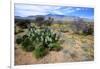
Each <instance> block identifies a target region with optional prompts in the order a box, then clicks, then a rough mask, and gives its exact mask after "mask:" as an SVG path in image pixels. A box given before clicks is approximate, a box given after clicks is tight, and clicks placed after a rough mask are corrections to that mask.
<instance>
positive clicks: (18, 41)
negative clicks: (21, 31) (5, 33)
mask: <svg viewBox="0 0 100 69" xmlns="http://www.w3.org/2000/svg"><path fill="white" fill-rule="evenodd" d="M22 41H23V40H22V38H21V37H20V36H18V37H17V38H16V43H17V44H21V42H22Z"/></svg>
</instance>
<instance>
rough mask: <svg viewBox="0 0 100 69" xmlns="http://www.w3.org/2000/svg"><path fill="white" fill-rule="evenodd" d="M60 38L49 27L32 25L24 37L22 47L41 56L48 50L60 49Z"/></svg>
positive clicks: (38, 56)
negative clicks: (41, 27) (42, 27)
mask: <svg viewBox="0 0 100 69" xmlns="http://www.w3.org/2000/svg"><path fill="white" fill-rule="evenodd" d="M59 38H60V36H59V35H57V34H56V33H54V32H52V30H51V29H49V28H45V29H39V28H36V27H32V28H30V29H29V31H28V33H27V34H26V35H24V36H23V38H22V39H23V41H22V48H23V49H24V50H25V51H34V53H35V55H36V57H37V58H40V57H43V56H44V55H45V54H46V50H55V51H58V50H60V48H61V47H60V44H59Z"/></svg>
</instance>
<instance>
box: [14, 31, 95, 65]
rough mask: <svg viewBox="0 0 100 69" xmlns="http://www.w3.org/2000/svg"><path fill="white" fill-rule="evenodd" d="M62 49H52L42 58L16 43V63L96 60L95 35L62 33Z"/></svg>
mask: <svg viewBox="0 0 100 69" xmlns="http://www.w3.org/2000/svg"><path fill="white" fill-rule="evenodd" d="M62 40H63V43H62V44H61V46H62V50H60V51H58V52H56V51H50V52H49V53H48V54H47V55H46V56H44V57H43V58H41V59H36V58H35V56H34V54H32V53H31V52H25V51H23V50H22V49H21V46H20V45H17V44H15V65H27V64H47V63H62V62H77V61H92V60H94V50H93V49H94V48H93V44H94V43H93V42H94V41H93V36H91V35H89V36H82V35H77V34H76V35H75V34H74V35H73V34H71V33H62Z"/></svg>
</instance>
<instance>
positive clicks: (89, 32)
mask: <svg viewBox="0 0 100 69" xmlns="http://www.w3.org/2000/svg"><path fill="white" fill-rule="evenodd" d="M93 33H94V28H93V26H92V25H89V26H88V27H87V28H86V29H84V30H83V34H84V35H93Z"/></svg>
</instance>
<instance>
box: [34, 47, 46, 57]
mask: <svg viewBox="0 0 100 69" xmlns="http://www.w3.org/2000/svg"><path fill="white" fill-rule="evenodd" d="M33 54H34V55H35V57H36V58H42V57H43V56H45V55H46V54H47V50H46V48H43V47H42V46H40V47H37V48H35V50H34V51H33Z"/></svg>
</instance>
